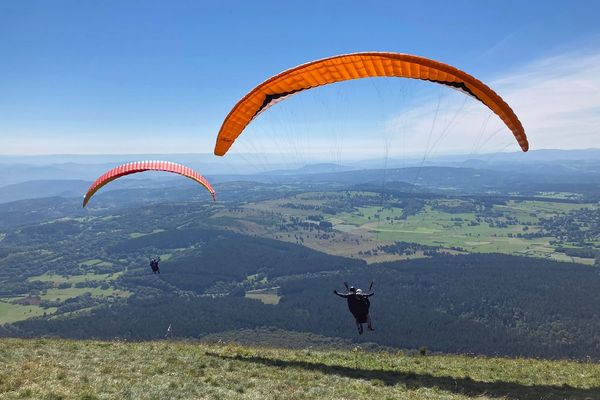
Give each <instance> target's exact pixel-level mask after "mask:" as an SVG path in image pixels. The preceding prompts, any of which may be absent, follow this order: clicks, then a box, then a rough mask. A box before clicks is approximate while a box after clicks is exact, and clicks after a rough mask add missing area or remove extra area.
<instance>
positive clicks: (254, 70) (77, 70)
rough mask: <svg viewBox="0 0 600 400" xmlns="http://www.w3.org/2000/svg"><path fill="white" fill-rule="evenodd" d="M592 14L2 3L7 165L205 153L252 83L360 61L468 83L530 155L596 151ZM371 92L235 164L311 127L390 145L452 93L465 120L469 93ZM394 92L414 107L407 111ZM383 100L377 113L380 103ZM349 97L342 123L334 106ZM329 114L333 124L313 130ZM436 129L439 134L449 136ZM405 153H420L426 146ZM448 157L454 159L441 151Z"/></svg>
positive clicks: (324, 98) (357, 92) (504, 6)
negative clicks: (510, 124) (504, 111)
mask: <svg viewBox="0 0 600 400" xmlns="http://www.w3.org/2000/svg"><path fill="white" fill-rule="evenodd" d="M598 15H600V2H597V1H577V2H573V3H572V4H568V3H567V2H563V1H560V2H559V1H485V2H482V1H480V2H477V1H452V2H448V1H439V2H435V1H430V2H427V3H426V5H425V3H421V2H419V3H417V2H414V4H413V2H400V1H390V2H384V1H380V2H374V1H373V2H369V1H357V2H353V1H340V2H318V1H315V2H311V1H302V2H291V1H290V2H283V1H277V2H275V1H273V2H259V1H252V2H249V1H239V2H226V1H222V2H200V1H78V0H76V1H58V0H57V1H27V0H24V1H8V0H0V93H2V96H0V143H1V145H0V154H51V153H160V152H173V153H181V152H197V153H209V152H212V146H213V143H214V138H215V137H216V133H217V132H218V129H219V127H220V124H221V122H222V120H223V118H224V117H225V116H226V115H227V113H228V112H229V109H230V108H231V107H232V106H233V105H234V104H235V102H236V101H237V100H238V99H239V98H240V97H242V96H243V95H244V94H245V93H246V92H247V91H248V90H250V89H251V88H252V87H254V86H255V85H256V84H258V83H260V82H261V81H263V80H264V79H266V78H268V77H269V76H271V75H273V74H276V73H278V72H280V71H281V70H283V69H287V68H290V67H293V66H295V65H298V64H301V63H304V62H307V61H310V60H313V59H317V58H323V57H327V56H332V55H336V54H340V53H347V52H357V51H396V52H403V53H412V54H417V55H421V56H425V57H430V58H433V59H436V60H439V61H442V62H446V63H448V64H451V65H455V66H457V67H459V68H461V69H464V70H465V71H467V72H469V73H471V74H473V75H475V76H476V77H478V78H480V79H482V80H484V81H485V82H487V83H489V84H490V85H491V86H492V87H493V88H494V89H496V90H497V91H498V92H499V94H500V95H501V96H503V97H505V99H507V101H508V102H509V103H510V104H511V105H512V106H513V108H514V109H515V111H516V112H517V114H518V115H519V116H520V117H521V119H522V120H523V123H524V125H525V127H526V129H527V130H528V131H529V132H531V134H530V137H531V135H533V136H532V137H531V138H532V139H536V140H535V141H534V143H533V146H532V147H533V148H585V147H600V140H599V139H598V137H600V130H599V129H598V128H597V126H599V125H595V126H594V124H596V123H597V122H599V121H600V95H599V93H600V78H598V76H597V75H600V74H598V72H600V71H599V70H598V68H599V65H600V24H599V23H598V20H597V17H598ZM549 81H550V82H552V84H551V85H549V84H548V83H547V82H549ZM532 82H533V83H532ZM365 85H366V84H364V83H363V84H351V85H347V86H344V87H342V89H335V90H333V89H330V90H329V92H328V91H327V90H325V91H324V92H323V93H322V94H313V95H310V96H312V97H310V96H307V97H305V98H304V99H302V98H300V100H296V101H295V103H294V102H290V104H289V106H288V109H286V108H285V107H286V106H283V105H277V106H276V107H273V108H272V109H271V110H269V112H271V111H274V112H275V114H273V116H267V117H265V118H262V116H261V118H262V119H261V120H260V121H256V122H257V124H256V125H257V126H256V127H254V126H253V127H252V129H250V130H249V131H248V132H246V134H248V135H250V134H254V135H256V136H255V138H257V140H258V138H259V137H263V139H261V140H262V141H261V140H258V141H256V142H254V143H252V142H251V141H250V142H249V144H248V145H247V146H246V147H243V146H244V145H243V144H242V145H240V149H238V151H242V152H243V151H250V149H256V148H257V147H258V148H259V150H260V145H261V144H262V143H263V142H265V141H267V139H268V137H269V136H268V135H278V134H279V133H280V132H281V129H288V136H289V135H295V134H300V133H298V132H299V131H300V130H301V128H300V126H302V123H303V122H305V120H306V119H307V118H308V119H311V118H313V115H314V120H311V121H309V122H308V125H306V126H304V127H303V128H302V129H304V128H306V129H312V130H315V131H318V132H320V134H321V135H322V132H324V131H328V130H331V129H332V126H335V125H336V124H337V125H338V126H339V121H336V120H335V118H341V116H342V115H343V116H344V121H343V124H342V127H341V128H340V127H338V128H337V129H338V132H337V133H336V134H337V135H341V132H342V131H343V132H344V133H346V132H347V137H345V138H344V140H345V143H346V144H345V146H346V148H348V143H350V142H352V141H353V140H356V143H358V144H359V145H360V143H361V142H360V139H361V134H363V136H364V132H365V131H368V130H369V129H373V130H377V129H379V130H382V131H386V132H387V133H384V134H383V135H384V136H385V135H388V137H389V136H394V135H395V134H396V133H397V132H398V129H399V128H398V127H399V126H403V128H402V129H404V130H410V131H411V132H413V131H414V132H417V131H418V130H419V129H421V130H422V131H427V129H430V128H426V127H428V126H431V125H432V116H431V114H432V111H431V110H432V107H433V106H431V99H436V98H437V99H438V101H439V99H440V97H441V96H444V99H443V103H442V106H443V109H442V111H441V116H437V114H436V119H438V118H439V120H440V121H443V119H442V116H443V115H444V113H447V114H448V115H452V114H453V113H454V112H455V110H456V109H457V107H458V106H457V104H460V107H463V105H462V103H461V102H462V101H463V100H462V98H461V97H460V96H454V95H453V94H452V95H446V94H439V92H438V91H437V90H438V89H431V90H429V89H427V88H425V89H423V88H422V87H421V86H418V85H417V86H410V85H411V84H405V83H402V84H400V83H399V84H396V83H393V84H389V85H388V84H387V83H380V82H377V83H374V84H373V86H374V87H375V89H374V91H373V90H371V92H369V93H366V94H364V96H362V91H363V90H366V89H365ZM394 85H398V90H400V91H402V90H404V91H403V92H402V93H403V95H402V96H406V93H407V92H408V93H409V94H410V95H411V98H410V99H408V100H407V99H405V98H403V102H404V103H403V106H402V107H395V103H394V101H395V100H397V99H398V95H396V94H394V93H390V92H393V90H395V89H394V88H395V86H394ZM402 85H404V86H402ZM340 90H341V91H342V93H341V94H340ZM382 92H384V94H383V96H384V97H385V99H384V100H383V102H384V103H383V104H382V102H377V101H373V100H372V99H373V98H375V97H381V93H382ZM319 96H320V97H319ZM347 98H348V104H349V106H346V108H344V109H343V110H342V109H341V108H340V106H338V105H337V102H339V101H343V100H344V99H347ZM359 98H360V99H362V100H358V99H359ZM361 101H362V103H361ZM323 102H328V104H329V106H328V107H329V109H333V111H332V112H331V113H330V115H329V120H328V121H325V122H324V123H323V124H320V123H318V121H322V120H323V119H325V120H326V119H327V118H326V117H327V116H324V115H319V109H321V111H322V107H321V106H322V103H323ZM434 103H436V104H437V102H436V101H434ZM282 104H283V103H282ZM331 104H334V105H331ZM425 105H427V106H428V107H429V108H428V109H427V110H423V107H424V106H425ZM354 106H355V107H356V109H352V107H354ZM290 107H291V108H290ZM294 107H296V108H294ZM302 107H304V109H302ZM348 107H350V108H348ZM466 107H467V109H470V108H473V109H474V110H475V111H477V112H479V114H480V115H477V116H474V117H473V118H470V117H468V115H469V114H468V112H466V114H465V115H467V116H466V117H464V118H462V115H463V114H462V111H461V121H459V123H458V125H457V126H453V127H452V129H453V130H460V132H461V134H462V132H463V131H468V130H469V129H471V130H472V131H473V132H474V133H472V135H477V134H480V133H481V129H482V128H481V126H482V125H486V126H487V122H485V121H486V120H487V119H489V116H488V114H486V111H485V110H477V108H476V106H473V105H472V104H471V103H468V104H467V106H466ZM555 107H556V108H555ZM277 108H279V110H276V109H277ZM326 108H327V107H326ZM382 108H385V113H382V112H381V109H382ZM541 109H543V110H541ZM357 110H360V112H357ZM461 110H462V109H461ZM467 111H468V110H467ZM475 111H474V112H475ZM542 111H544V112H542ZM266 114H267V113H265V115H266ZM558 116H560V117H561V118H560V120H558ZM287 117H290V118H287ZM552 118H557V120H556V121H554V120H552ZM274 119H275V120H274ZM446 120H451V117H448V116H447V117H446ZM482 121H483V122H482ZM435 122H436V123H438V122H437V121H435ZM496 122H497V121H492V123H496ZM438 124H441V122H439V123H438ZM420 125H423V126H420ZM282 126H283V127H282ZM473 126H478V127H479V128H473ZM437 129H439V131H438V132H437V134H439V135H442V133H443V132H444V127H442V126H438V127H437ZM478 129H479V131H478ZM486 129H487V128H486ZM490 129H492V128H490ZM565 129H568V130H572V131H571V132H569V133H570V135H571V137H570V140H569V141H568V142H562V141H561V140H560V135H561V132H564V130H565ZM258 131H260V132H258ZM290 132H291V133H290ZM394 132H396V133H394ZM491 132H493V131H491ZM260 135H263V136H260ZM264 135H266V136H264ZM417 136H419V137H422V136H423V135H417ZM407 137H408V136H407ZM456 138H458V136H457V137H456ZM393 139H394V140H395V138H393ZM249 140H250V139H249ZM444 140H445V137H444ZM463 140H465V141H467V140H469V139H467V138H464V139H463ZM402 141H403V143H408V144H405V147H406V146H412V147H414V148H415V149H416V151H417V152H418V151H423V150H422V147H423V143H421V144H418V143H417V142H415V143H414V145H413V144H411V143H412V142H411V140H410V137H408V139H406V138H403V139H402ZM430 141H431V140H430ZM434 141H435V136H434ZM455 141H456V140H454V142H455ZM491 142H493V140H492V141H491ZM336 143H338V144H337V145H336V146H338V149H339V147H340V145H339V139H338V141H337V142H336ZM296 145H297V148H302V149H301V150H300V151H302V152H307V151H309V150H310V149H309V147H306V148H303V147H302V146H303V144H298V143H296ZM501 146H502V143H501V142H499V143H497V144H495V145H493V146H491V147H490V148H489V149H485V148H484V149H483V150H482V151H485V150H490V151H494V150H500V149H503V147H501ZM467 147H468V146H467ZM264 150H265V151H268V150H270V149H268V148H265V149H264ZM439 150H440V151H442V152H443V151H444V150H448V151H452V150H453V148H452V147H451V146H448V145H444V144H443V141H440V147H439ZM454 150H456V151H459V150H460V149H459V148H455V149H454ZM478 150H479V149H478ZM509 150H514V148H509ZM376 151H377V150H376Z"/></svg>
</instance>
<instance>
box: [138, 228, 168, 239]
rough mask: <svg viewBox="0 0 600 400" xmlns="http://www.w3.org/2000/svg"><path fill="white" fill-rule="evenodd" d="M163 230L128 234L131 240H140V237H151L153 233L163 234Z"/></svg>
mask: <svg viewBox="0 0 600 400" xmlns="http://www.w3.org/2000/svg"><path fill="white" fill-rule="evenodd" d="M164 231H165V230H164V229H154V230H153V231H152V232H133V233H130V234H129V237H130V238H131V239H137V238H140V237H142V236H147V235H152V234H153V233H160V232H164Z"/></svg>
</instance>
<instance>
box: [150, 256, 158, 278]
mask: <svg viewBox="0 0 600 400" xmlns="http://www.w3.org/2000/svg"><path fill="white" fill-rule="evenodd" d="M159 261H160V257H152V259H151V260H150V268H152V272H154V273H155V274H160V268H158V262H159Z"/></svg>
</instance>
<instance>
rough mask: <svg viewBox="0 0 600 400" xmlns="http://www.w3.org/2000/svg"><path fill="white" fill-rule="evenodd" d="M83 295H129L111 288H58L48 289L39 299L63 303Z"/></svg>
mask: <svg viewBox="0 0 600 400" xmlns="http://www.w3.org/2000/svg"><path fill="white" fill-rule="evenodd" d="M85 293H89V294H91V295H92V296H93V297H109V296H116V297H128V296H129V294H130V293H129V292H126V291H123V290H117V289H113V288H108V289H101V288H99V287H95V288H87V287H83V288H76V287H70V288H66V289H58V288H53V289H48V290H47V291H46V292H45V293H44V294H42V295H41V296H40V297H41V298H42V299H43V300H53V301H65V300H67V299H71V298H73V297H77V296H81V295H83V294H85Z"/></svg>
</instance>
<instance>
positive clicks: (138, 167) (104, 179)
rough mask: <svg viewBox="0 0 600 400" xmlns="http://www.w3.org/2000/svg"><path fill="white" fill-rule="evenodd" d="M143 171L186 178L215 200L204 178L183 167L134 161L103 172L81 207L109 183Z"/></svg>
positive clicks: (164, 163) (168, 163)
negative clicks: (200, 186) (199, 185)
mask: <svg viewBox="0 0 600 400" xmlns="http://www.w3.org/2000/svg"><path fill="white" fill-rule="evenodd" d="M144 171H165V172H172V173H175V174H179V175H183V176H186V177H188V178H190V179H192V180H194V181H196V182H198V183H199V184H201V185H202V186H204V187H205V188H206V190H208V191H209V192H210V194H211V196H212V198H213V200H215V196H216V193H215V191H214V189H213V188H212V186H211V185H210V183H209V182H208V181H207V180H206V178H204V177H203V176H202V175H200V174H199V173H197V172H196V171H194V170H193V169H191V168H189V167H186V166H185V165H181V164H177V163H174V162H169V161H136V162H131V163H127V164H123V165H120V166H118V167H116V168H113V169H111V170H110V171H107V172H105V173H104V174H103V175H102V176H101V177H100V178H98V179H96V180H95V181H94V183H92V185H91V186H90V187H89V189H88V190H87V192H86V194H85V196H84V197H83V207H85V206H86V204H87V203H88V201H90V198H91V197H92V196H93V195H94V193H96V192H97V191H98V190H99V189H100V188H101V187H103V186H104V185H106V184H108V183H109V182H112V181H114V180H115V179H118V178H120V177H122V176H125V175H130V174H136V173H138V172H144Z"/></svg>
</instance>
